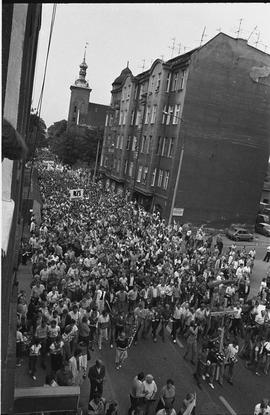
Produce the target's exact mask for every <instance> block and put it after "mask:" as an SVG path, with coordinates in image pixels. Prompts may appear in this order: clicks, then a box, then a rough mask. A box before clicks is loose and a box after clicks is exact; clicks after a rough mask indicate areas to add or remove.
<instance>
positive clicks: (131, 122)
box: [130, 110, 135, 125]
mask: <svg viewBox="0 0 270 415" xmlns="http://www.w3.org/2000/svg"><path fill="white" fill-rule="evenodd" d="M134 118H135V111H134V110H133V111H132V113H131V120H130V125H133V124H134Z"/></svg>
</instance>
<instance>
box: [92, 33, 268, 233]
mask: <svg viewBox="0 0 270 415" xmlns="http://www.w3.org/2000/svg"><path fill="white" fill-rule="evenodd" d="M269 75H270V56H269V55H268V54H266V53H264V52H262V51H260V50H258V49H256V48H254V47H252V46H250V45H248V44H247V41H246V40H244V39H234V38H232V37H230V36H227V35H225V34H223V33H219V34H218V35H217V36H215V37H214V38H213V39H211V40H210V41H209V42H207V43H206V44H205V45H203V46H202V47H200V48H197V49H194V50H192V51H190V52H187V53H185V54H183V55H180V56H177V57H175V58H173V59H171V60H169V61H167V62H163V61H161V60H160V59H157V60H155V61H154V62H153V64H152V66H151V67H150V68H149V69H148V70H147V71H145V72H143V73H140V74H139V75H137V76H134V75H133V74H132V72H131V70H130V69H129V68H128V67H127V68H125V69H124V70H123V71H122V72H121V74H120V76H119V77H118V78H116V80H115V81H114V82H113V84H112V87H113V88H112V91H111V106H110V110H109V111H108V113H107V118H106V125H105V134H104V143H103V149H102V155H101V160H100V171H101V172H103V174H104V176H105V178H106V183H107V186H110V187H111V188H112V189H114V190H115V191H117V192H123V193H125V194H129V195H130V196H131V197H132V198H133V199H136V200H137V201H138V202H139V203H140V204H141V205H143V206H144V207H145V208H146V209H148V210H159V211H160V213H161V215H162V217H164V218H166V219H169V220H171V218H172V219H174V220H178V221H180V222H192V223H194V224H201V223H206V224H209V225H210V224H211V225H212V226H215V225H217V226H220V225H222V224H223V225H225V224H229V223H247V224H253V223H254V221H255V217H256V213H257V210H258V206H259V202H260V196H261V191H262V187H263V181H264V176H265V172H266V169H267V165H268V158H269V142H270V140H269V131H270V129H269V127H270V118H269V109H270V96H269V84H270V77H269Z"/></svg>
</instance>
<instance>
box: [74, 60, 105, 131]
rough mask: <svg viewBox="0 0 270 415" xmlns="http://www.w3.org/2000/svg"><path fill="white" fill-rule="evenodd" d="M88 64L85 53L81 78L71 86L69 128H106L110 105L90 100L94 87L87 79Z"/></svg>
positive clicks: (80, 72)
mask: <svg viewBox="0 0 270 415" xmlns="http://www.w3.org/2000/svg"><path fill="white" fill-rule="evenodd" d="M87 68H88V65H87V63H86V62H85V55H84V58H83V61H82V63H81V64H80V71H79V78H78V79H76V81H75V82H74V84H73V85H71V86H70V90H71V96H70V104H69V113H68V129H70V128H71V127H74V126H76V127H87V128H90V129H93V130H95V129H99V130H100V129H101V130H104V125H105V118H106V112H107V110H108V108H109V106H108V105H102V104H96V103H94V102H89V99H90V93H91V91H92V89H91V88H90V87H89V83H88V81H87V80H86V79H85V77H86V71H87Z"/></svg>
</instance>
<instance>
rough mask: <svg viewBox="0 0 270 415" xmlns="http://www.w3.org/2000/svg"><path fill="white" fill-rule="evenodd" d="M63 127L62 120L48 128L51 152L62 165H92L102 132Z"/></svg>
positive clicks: (63, 121) (64, 122)
mask: <svg viewBox="0 0 270 415" xmlns="http://www.w3.org/2000/svg"><path fill="white" fill-rule="evenodd" d="M65 125H66V121H65V120H62V121H58V122H55V123H54V124H53V125H52V126H50V127H49V128H48V134H49V142H50V149H51V151H52V152H53V153H54V154H56V155H57V156H58V157H59V159H60V160H61V161H62V163H64V164H68V165H71V166H72V165H74V164H75V163H77V162H86V163H87V164H88V165H91V164H92V163H94V162H95V158H96V151H97V145H98V140H99V139H101V137H102V135H103V134H102V131H101V130H97V129H90V128H86V127H82V126H74V127H72V128H70V129H69V130H66V128H65Z"/></svg>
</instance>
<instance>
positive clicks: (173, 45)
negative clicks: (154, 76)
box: [169, 37, 176, 59]
mask: <svg viewBox="0 0 270 415" xmlns="http://www.w3.org/2000/svg"><path fill="white" fill-rule="evenodd" d="M175 41H176V39H175V37H173V38H172V46H169V49H171V50H172V54H171V59H172V57H173V53H174V49H175Z"/></svg>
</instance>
